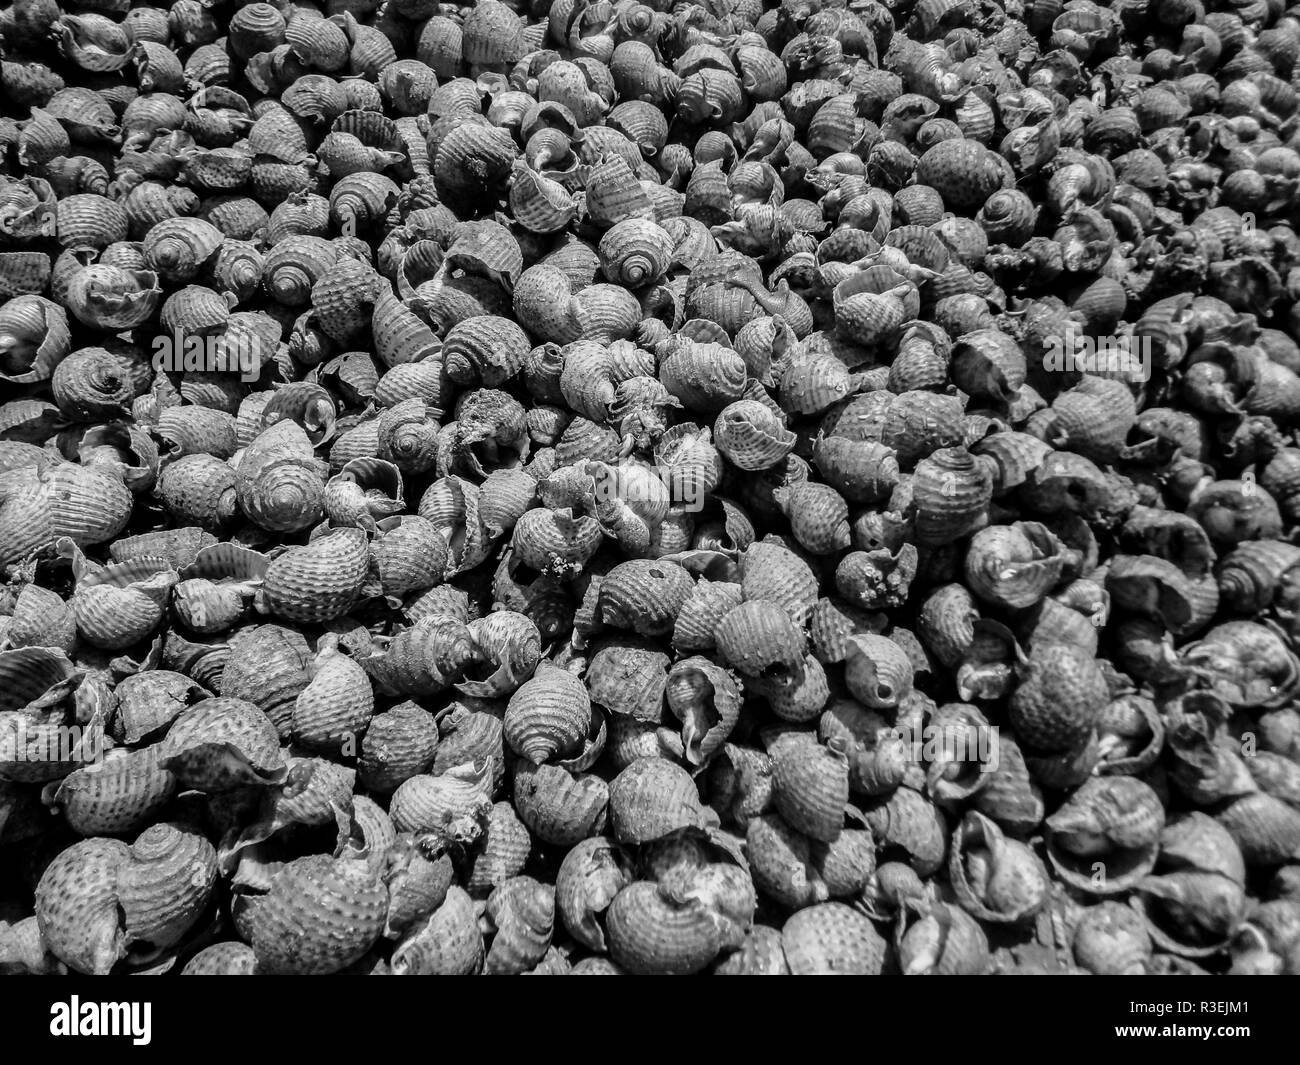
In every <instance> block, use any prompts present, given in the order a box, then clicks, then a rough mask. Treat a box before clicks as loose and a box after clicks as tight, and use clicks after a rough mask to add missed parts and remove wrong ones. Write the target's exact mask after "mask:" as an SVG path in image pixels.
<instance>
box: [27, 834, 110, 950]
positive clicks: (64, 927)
mask: <svg viewBox="0 0 1300 1065" xmlns="http://www.w3.org/2000/svg"><path fill="white" fill-rule="evenodd" d="M130 853H131V851H130V848H129V847H128V846H127V845H126V844H125V843H122V842H121V841H119V840H110V839H88V840H83V841H81V842H79V843H74V844H73V845H72V846H71V847H68V848H67V849H66V850H64V851H62V852H60V853H59V854H58V855H57V856H56V857H55V858H54V860H53V861H52V862H51V863H50V864H49V865H48V866H47V867H46V869H45V871H44V872H43V873H42V874H41V879H40V882H39V883H38V884H37V885H36V921H37V927H38V928H39V929H40V934H41V938H42V940H43V941H44V942H45V944H46V947H47V949H48V950H49V951H50V952H51V953H53V954H54V955H55V956H56V957H58V958H59V960H60V961H62V962H63V963H64V964H66V965H67V966H69V967H70V968H72V969H75V970H77V971H78V972H83V973H90V974H99V975H102V974H105V973H107V972H108V971H109V970H110V969H111V968H112V967H113V965H114V964H116V963H117V961H118V960H120V959H121V958H122V957H123V956H124V955H125V954H126V951H127V945H126V942H125V934H124V932H123V929H122V928H121V924H120V918H119V916H118V915H119V910H118V901H117V880H118V877H119V875H120V873H121V870H122V867H123V866H124V865H125V864H126V863H127V861H129V859H130Z"/></svg>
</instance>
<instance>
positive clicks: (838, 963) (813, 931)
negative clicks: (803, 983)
mask: <svg viewBox="0 0 1300 1065" xmlns="http://www.w3.org/2000/svg"><path fill="white" fill-rule="evenodd" d="M781 945H782V948H783V949H784V952H785V957H786V960H787V962H788V963H789V966H790V972H791V973H794V974H796V975H816V974H832V973H841V974H857V975H865V976H877V975H879V974H880V972H881V969H882V968H883V966H884V959H885V953H886V949H887V947H886V944H885V940H884V939H883V937H881V935H880V933H879V932H877V931H876V929H875V927H874V926H873V925H872V923H871V921H870V920H868V919H867V918H866V917H864V916H863V915H862V914H860V913H858V912H857V911H855V910H853V909H852V908H850V907H849V906H846V905H845V904H844V903H841V902H822V903H819V904H818V905H815V906H809V907H807V908H806V909H802V910H799V911H798V912H797V913H795V914H793V915H792V916H791V917H790V918H789V920H787V921H786V923H785V925H784V927H783V928H782V929H781Z"/></svg>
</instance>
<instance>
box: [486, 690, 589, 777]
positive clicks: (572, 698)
mask: <svg viewBox="0 0 1300 1065" xmlns="http://www.w3.org/2000/svg"><path fill="white" fill-rule="evenodd" d="M590 727H591V699H590V697H589V696H588V694H587V689H586V686H585V685H584V684H583V683H582V682H581V681H580V680H578V679H577V678H576V677H574V676H573V675H572V674H571V673H568V672H566V671H564V670H561V669H556V668H554V667H547V668H544V669H542V670H541V672H540V674H538V675H536V676H534V677H533V679H531V680H528V681H525V682H524V684H522V685H521V686H520V687H519V688H518V689H517V690H516V691H515V693H514V694H513V695H512V696H511V698H510V702H509V704H508V705H507V707H506V716H505V737H506V742H507V743H508V744H509V745H510V747H511V749H512V750H513V751H514V752H515V753H516V754H518V755H520V756H521V757H523V758H526V759H527V760H528V761H530V762H532V764H533V765H541V764H542V763H543V762H546V761H549V760H551V759H552V758H555V757H557V756H558V757H560V758H563V757H567V756H568V755H570V754H573V753H575V752H576V750H577V749H579V747H580V745H581V743H582V740H583V738H584V737H585V736H586V735H587V731H588V729H589V728H590Z"/></svg>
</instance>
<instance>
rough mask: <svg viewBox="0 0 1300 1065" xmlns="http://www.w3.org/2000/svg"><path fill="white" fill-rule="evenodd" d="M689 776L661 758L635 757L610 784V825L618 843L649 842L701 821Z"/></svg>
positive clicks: (700, 811) (698, 800) (697, 798)
mask: <svg viewBox="0 0 1300 1065" xmlns="http://www.w3.org/2000/svg"><path fill="white" fill-rule="evenodd" d="M701 817H702V808H701V806H700V799H699V793H698V791H697V790H696V788H695V783H694V781H693V780H691V777H690V775H689V774H688V773H687V772H686V771H685V770H684V769H682V768H680V767H679V766H676V765H674V764H673V763H672V762H669V761H666V760H664V759H662V758H638V759H637V760H636V761H634V762H632V763H631V764H630V765H629V766H628V767H627V768H625V769H624V770H623V771H622V772H620V773H619V774H618V776H616V777H615V778H614V780H613V782H612V783H611V784H610V787H609V827H610V832H611V834H612V835H613V837H614V839H615V840H617V841H618V842H619V843H648V842H651V841H653V840H656V839H661V838H662V837H664V836H666V835H668V833H670V832H674V831H676V830H677V829H679V828H685V827H694V826H698V825H699V824H700V819H701Z"/></svg>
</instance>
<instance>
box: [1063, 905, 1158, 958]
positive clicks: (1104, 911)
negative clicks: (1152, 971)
mask: <svg viewBox="0 0 1300 1065" xmlns="http://www.w3.org/2000/svg"><path fill="white" fill-rule="evenodd" d="M1151 953H1152V943H1151V937H1150V935H1149V934H1148V933H1147V930H1146V928H1145V927H1144V926H1143V921H1142V917H1141V915H1140V914H1138V913H1136V912H1135V911H1134V910H1132V909H1130V908H1129V907H1127V906H1124V905H1122V904H1121V903H1118V902H1111V901H1103V902H1101V903H1099V904H1098V905H1096V906H1090V907H1088V909H1087V910H1085V911H1084V913H1083V915H1082V917H1081V918H1080V920H1079V923H1078V924H1077V925H1076V926H1075V930H1074V957H1075V960H1076V961H1078V963H1079V964H1080V965H1081V966H1083V968H1085V969H1087V970H1088V971H1089V972H1092V973H1097V974H1099V975H1126V974H1127V975H1133V974H1136V973H1143V972H1146V969H1147V965H1148V963H1149V961H1150V958H1151Z"/></svg>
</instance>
